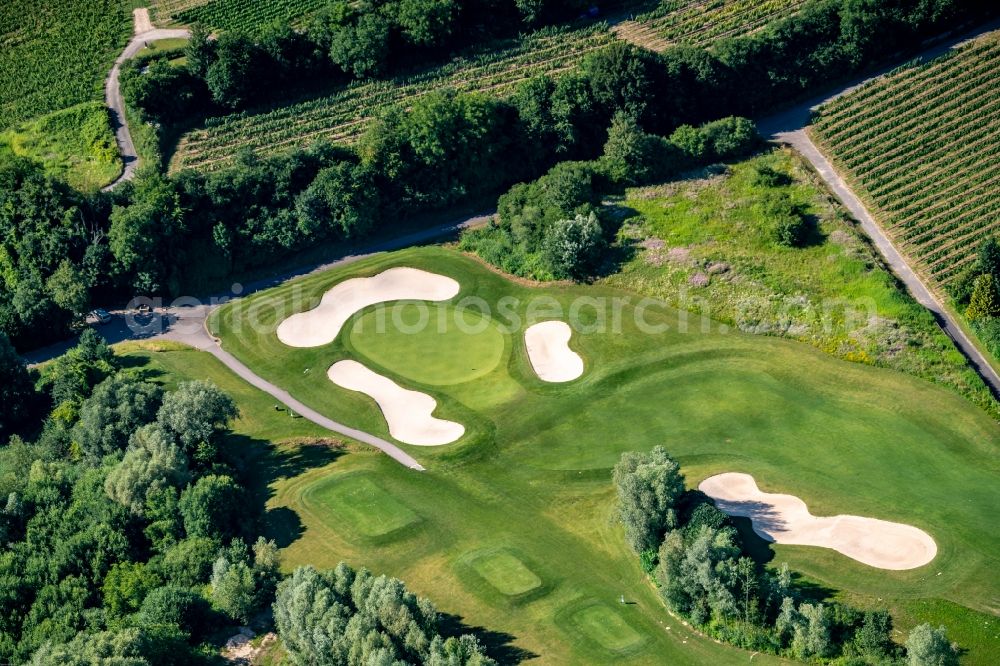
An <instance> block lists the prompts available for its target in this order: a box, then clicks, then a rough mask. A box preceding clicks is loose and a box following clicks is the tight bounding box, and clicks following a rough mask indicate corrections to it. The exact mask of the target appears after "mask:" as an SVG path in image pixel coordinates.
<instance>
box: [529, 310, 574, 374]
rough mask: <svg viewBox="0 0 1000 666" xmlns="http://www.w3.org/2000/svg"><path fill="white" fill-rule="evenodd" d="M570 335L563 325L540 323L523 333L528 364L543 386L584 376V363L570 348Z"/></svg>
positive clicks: (567, 325) (571, 332)
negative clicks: (544, 383)
mask: <svg viewBox="0 0 1000 666" xmlns="http://www.w3.org/2000/svg"><path fill="white" fill-rule="evenodd" d="M572 335H573V331H572V329H570V327H569V324H567V323H566V322H564V321H543V322H540V323H538V324H535V325H533V326H529V327H528V329H527V330H526V331H525V332H524V346H525V347H526V348H527V350H528V360H530V361H531V367H532V368H533V369H534V371H535V374H536V375H538V378H539V379H541V380H542V381H544V382H568V381H571V380H573V379H576V378H577V377H579V376H580V375H582V374H583V359H582V358H580V355H579V354H577V353H576V352H575V351H573V350H572V349H570V348H569V339H570V337H571V336H572Z"/></svg>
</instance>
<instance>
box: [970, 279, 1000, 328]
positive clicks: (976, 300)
mask: <svg viewBox="0 0 1000 666" xmlns="http://www.w3.org/2000/svg"><path fill="white" fill-rule="evenodd" d="M965 316H966V317H968V318H969V319H970V320H972V321H980V320H984V319H989V318H992V317H1000V292H998V291H997V283H996V278H994V277H993V275H992V274H990V273H986V274H985V275H980V276H979V277H977V278H976V280H975V282H973V283H972V296H971V297H970V298H969V307H968V308H966V309H965Z"/></svg>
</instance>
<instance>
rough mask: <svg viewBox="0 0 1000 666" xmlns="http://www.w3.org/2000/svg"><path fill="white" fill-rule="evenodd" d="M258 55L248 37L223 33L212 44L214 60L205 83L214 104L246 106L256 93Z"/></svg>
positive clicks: (258, 65) (255, 47) (259, 61)
mask: <svg viewBox="0 0 1000 666" xmlns="http://www.w3.org/2000/svg"><path fill="white" fill-rule="evenodd" d="M260 56H261V54H260V52H259V49H258V48H257V46H256V45H255V44H254V43H253V42H252V41H251V40H250V38H248V37H245V36H244V35H240V34H238V33H232V32H224V33H222V35H221V36H220V37H219V39H218V40H217V41H216V43H215V60H214V61H213V62H212V64H211V65H209V66H208V70H207V71H206V72H205V83H206V84H207V85H208V90H209V92H211V93H212V99H213V100H215V103H216V104H219V105H221V106H226V107H229V108H231V109H235V108H238V107H241V106H245V105H247V104H248V103H249V102H251V101H252V99H251V98H252V97H253V95H254V94H255V93H256V92H257V85H256V84H257V79H256V72H257V71H258V69H259V68H260V66H261V65H262V62H261V61H262V58H261V57H260Z"/></svg>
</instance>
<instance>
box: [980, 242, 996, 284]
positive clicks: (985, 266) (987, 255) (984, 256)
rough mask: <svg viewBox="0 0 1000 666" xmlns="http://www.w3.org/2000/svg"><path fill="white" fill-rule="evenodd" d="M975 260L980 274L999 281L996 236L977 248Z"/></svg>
mask: <svg viewBox="0 0 1000 666" xmlns="http://www.w3.org/2000/svg"><path fill="white" fill-rule="evenodd" d="M977 260H978V261H977V263H978V267H979V272H980V273H989V274H991V275H992V276H993V277H994V278H995V279H1000V241H998V240H997V238H996V236H990V237H989V238H987V239H986V240H985V241H983V244H982V245H980V246H979V256H978V257H977Z"/></svg>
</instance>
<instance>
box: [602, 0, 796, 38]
mask: <svg viewBox="0 0 1000 666" xmlns="http://www.w3.org/2000/svg"><path fill="white" fill-rule="evenodd" d="M803 2H805V0H666V1H665V2H663V3H662V4H661V5H660V6H659V7H658V8H657V9H656V10H654V11H652V12H649V13H648V14H643V15H641V16H638V17H636V18H635V20H632V21H624V22H622V23H620V24H618V25H617V26H615V28H614V32H615V34H616V35H618V36H619V37H621V38H622V39H625V40H627V41H630V42H632V43H633V44H637V45H638V46H643V47H645V48H647V49H650V50H652V51H663V50H664V49H666V48H667V47H668V46H671V45H675V44H686V45H690V46H707V45H709V44H711V43H712V42H714V41H716V40H718V39H722V38H724V37H733V36H737V35H746V34H749V33H752V32H754V31H756V30H759V29H760V28H762V27H764V26H765V25H766V24H768V23H769V22H771V21H774V20H777V19H779V18H783V17H785V16H790V15H791V14H793V13H795V11H796V10H798V8H799V7H800V6H801V5H802V4H803Z"/></svg>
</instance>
